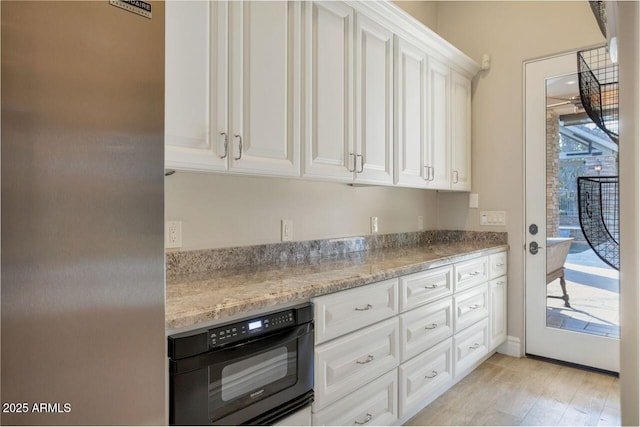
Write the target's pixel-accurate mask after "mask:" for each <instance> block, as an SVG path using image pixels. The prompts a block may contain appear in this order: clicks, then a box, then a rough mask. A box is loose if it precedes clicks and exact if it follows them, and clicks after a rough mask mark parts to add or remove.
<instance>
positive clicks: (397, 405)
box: [311, 252, 507, 425]
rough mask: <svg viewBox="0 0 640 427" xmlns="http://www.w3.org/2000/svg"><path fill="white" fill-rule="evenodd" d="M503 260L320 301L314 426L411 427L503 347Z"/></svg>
mask: <svg viewBox="0 0 640 427" xmlns="http://www.w3.org/2000/svg"><path fill="white" fill-rule="evenodd" d="M498 272H500V273H506V253H504V252H500V253H496V254H492V255H491V256H478V257H476V258H472V259H467V260H465V261H462V262H459V263H454V264H452V265H448V266H444V267H438V268H434V269H430V270H426V271H422V272H418V273H413V274H409V275H405V276H401V277H399V278H397V279H390V280H385V281H382V282H378V283H373V284H370V285H365V286H360V287H358V288H355V289H350V290H345V291H341V292H336V293H333V294H330V295H325V296H321V297H318V298H315V299H314V300H313V303H314V305H315V314H316V319H315V322H316V346H315V360H314V384H315V385H314V392H315V401H314V403H313V405H312V409H311V410H312V423H313V425H365V424H366V425H392V424H401V423H403V422H406V421H407V420H408V419H409V418H410V417H412V416H413V415H415V414H416V413H417V412H418V411H420V410H421V409H422V408H423V407H424V406H425V405H427V404H429V403H431V402H432V401H433V400H434V399H436V398H437V397H438V396H440V395H441V394H442V393H444V392H445V391H446V390H447V389H449V388H450V387H451V386H452V385H453V384H455V383H456V382H458V381H459V380H460V379H462V378H463V377H464V376H465V375H467V374H468V373H470V372H471V371H472V370H473V369H474V368H475V367H477V366H478V365H479V364H480V363H481V362H482V361H483V360H484V359H486V358H487V357H488V355H489V353H490V352H493V351H495V348H496V347H497V346H498V345H500V344H502V343H503V342H504V341H505V340H506V331H507V324H506V301H507V300H506V296H507V293H506V292H507V288H506V285H507V280H506V276H500V277H497V278H496V277H492V278H493V280H491V281H490V282H489V275H490V274H493V275H495V274H497V273H498Z"/></svg>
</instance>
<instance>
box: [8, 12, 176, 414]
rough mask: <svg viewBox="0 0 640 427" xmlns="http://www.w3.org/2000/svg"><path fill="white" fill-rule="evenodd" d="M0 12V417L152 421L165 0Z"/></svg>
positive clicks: (158, 384)
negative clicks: (0, 192)
mask: <svg viewBox="0 0 640 427" xmlns="http://www.w3.org/2000/svg"><path fill="white" fill-rule="evenodd" d="M111 3H115V4H111ZM0 13H1V16H0V18H1V35H0V37H1V38H0V42H1V49H2V50H1V61H2V64H1V65H2V67H1V75H0V77H1V87H0V91H1V100H2V115H1V123H0V128H1V140H0V146H1V156H2V157H1V187H2V197H1V206H0V209H1V214H2V215H1V216H2V228H1V234H0V236H1V241H2V245H1V253H0V255H1V271H0V273H1V282H0V287H1V322H2V327H1V333H2V334H1V336H0V337H1V373H0V374H1V376H0V378H1V390H0V391H1V394H0V400H1V402H2V404H3V408H2V411H0V417H1V418H0V424H3V425H6V424H48V425H53V424H75V425H78V424H83V425H91V424H103V425H104V424H107V425H114V424H163V423H164V422H165V371H166V369H165V363H166V358H165V357H166V356H165V355H166V343H165V331H164V239H163V229H164V227H163V217H164V213H163V212H164V206H163V205H164V176H163V175H164V174H163V171H164V169H163V163H164V148H163V125H164V123H163V122H164V115H163V111H164V4H163V3H162V2H142V1H138V0H122V1H113V0H112V1H111V2H110V1H109V0H99V1H77V2H73V1H71V2H61V1H42V2H33V1H15V2H14V1H2V2H1V6H0ZM25 404H26V406H25Z"/></svg>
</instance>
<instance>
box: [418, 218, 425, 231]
mask: <svg viewBox="0 0 640 427" xmlns="http://www.w3.org/2000/svg"><path fill="white" fill-rule="evenodd" d="M418 230H424V217H423V216H422V215H418Z"/></svg>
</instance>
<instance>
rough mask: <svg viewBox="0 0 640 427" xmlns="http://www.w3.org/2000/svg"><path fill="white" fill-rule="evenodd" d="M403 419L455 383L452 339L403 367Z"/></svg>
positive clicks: (401, 392)
mask: <svg viewBox="0 0 640 427" xmlns="http://www.w3.org/2000/svg"><path fill="white" fill-rule="evenodd" d="M399 378H400V391H399V394H400V397H399V401H400V417H404V416H405V415H406V413H407V412H409V411H411V410H412V409H414V408H415V407H416V406H418V405H420V406H422V405H424V403H425V401H427V400H429V397H430V396H432V395H434V394H435V393H439V392H440V391H442V390H443V389H444V388H445V387H447V386H448V385H449V384H450V383H451V381H452V380H453V338H449V339H447V340H445V341H444V342H441V343H440V344H438V345H436V346H435V347H433V348H432V349H430V350H429V351H427V352H425V353H423V354H421V355H420V356H418V357H416V358H414V359H411V360H410V361H409V362H407V363H403V364H402V365H401V366H400V371H399Z"/></svg>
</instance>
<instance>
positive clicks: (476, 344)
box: [469, 343, 480, 350]
mask: <svg viewBox="0 0 640 427" xmlns="http://www.w3.org/2000/svg"><path fill="white" fill-rule="evenodd" d="M478 348H480V344H478V343H475V344H474V345H472V346H471V347H469V350H476V349H478Z"/></svg>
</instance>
